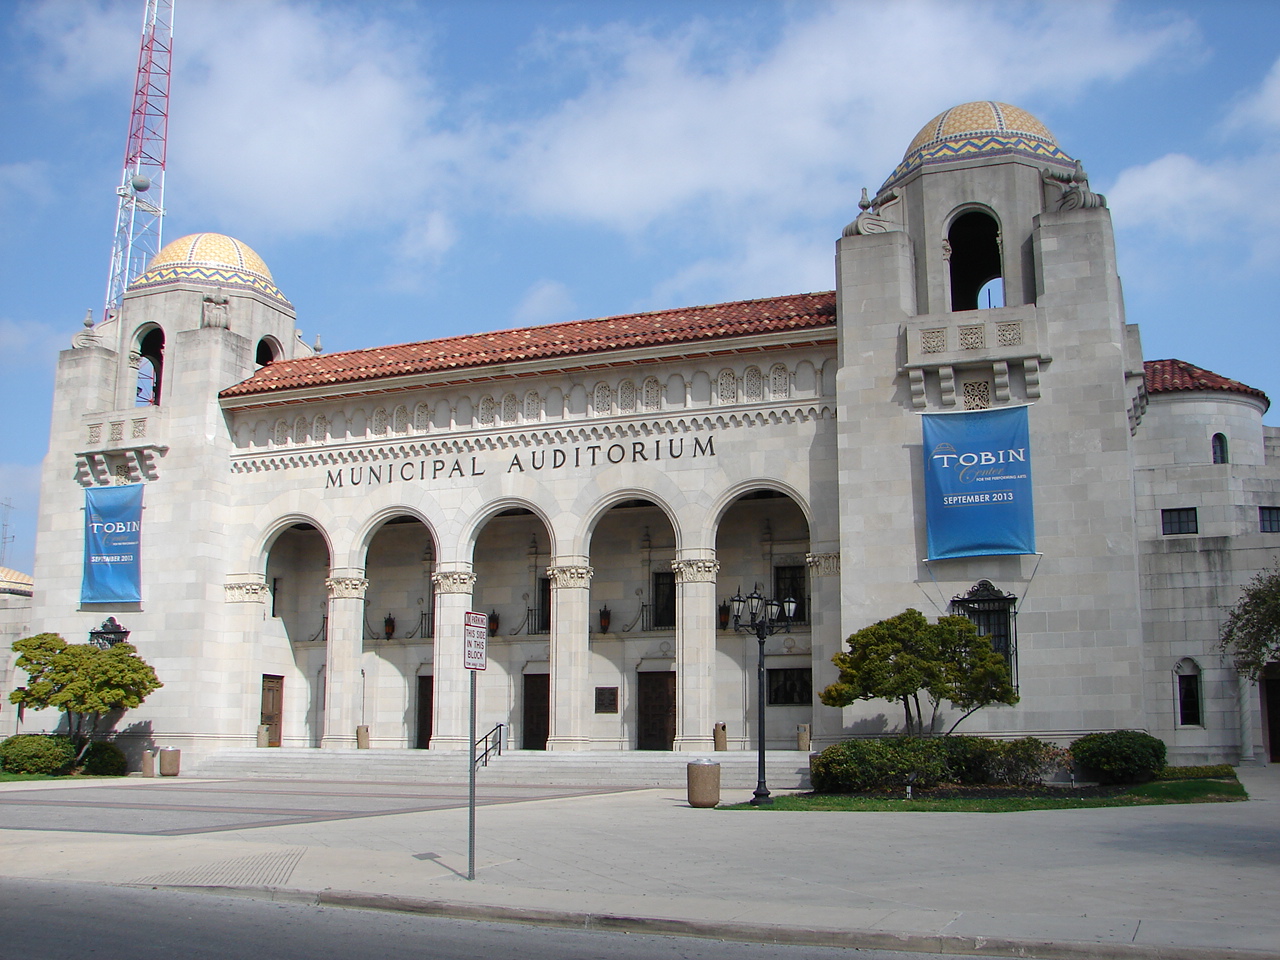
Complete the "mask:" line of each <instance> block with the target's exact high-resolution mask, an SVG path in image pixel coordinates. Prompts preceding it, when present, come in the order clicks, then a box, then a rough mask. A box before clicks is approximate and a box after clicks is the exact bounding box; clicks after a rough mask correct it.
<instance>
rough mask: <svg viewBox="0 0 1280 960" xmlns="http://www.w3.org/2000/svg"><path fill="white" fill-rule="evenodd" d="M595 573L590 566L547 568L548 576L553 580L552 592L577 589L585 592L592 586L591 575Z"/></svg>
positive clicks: (573, 565) (570, 565)
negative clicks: (571, 588)
mask: <svg viewBox="0 0 1280 960" xmlns="http://www.w3.org/2000/svg"><path fill="white" fill-rule="evenodd" d="M593 573H595V571H594V570H593V569H592V568H591V567H588V566H584V565H580V564H569V565H566V566H563V567H547V576H548V577H550V578H551V589H552V590H563V589H567V588H570V587H577V588H579V589H582V590H585V589H586V588H587V587H589V586H591V575H592V574H593Z"/></svg>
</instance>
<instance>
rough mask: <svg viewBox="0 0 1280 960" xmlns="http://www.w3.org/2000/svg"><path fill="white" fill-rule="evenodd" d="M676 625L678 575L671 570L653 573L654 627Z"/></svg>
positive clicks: (662, 627) (656, 628)
mask: <svg viewBox="0 0 1280 960" xmlns="http://www.w3.org/2000/svg"><path fill="white" fill-rule="evenodd" d="M675 625H676V575H675V574H674V573H672V572H671V571H670V570H666V571H658V572H657V573H655V574H654V575H653V629H655V630H664V629H668V628H670V627H674V626H675Z"/></svg>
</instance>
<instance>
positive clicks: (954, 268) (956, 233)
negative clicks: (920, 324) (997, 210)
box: [947, 210, 1004, 310]
mask: <svg viewBox="0 0 1280 960" xmlns="http://www.w3.org/2000/svg"><path fill="white" fill-rule="evenodd" d="M947 243H948V244H950V248H951V264H950V265H951V309H952V310H977V309H979V308H980V307H997V306H999V307H1002V306H1004V283H1003V272H1002V269H1001V262H1000V227H999V225H998V224H997V223H996V221H995V218H994V217H992V216H991V215H990V214H988V213H984V212H983V211H981V210H970V211H969V212H967V213H962V214H961V215H960V216H958V217H956V219H955V220H954V221H953V222H952V224H951V229H950V230H949V231H947Z"/></svg>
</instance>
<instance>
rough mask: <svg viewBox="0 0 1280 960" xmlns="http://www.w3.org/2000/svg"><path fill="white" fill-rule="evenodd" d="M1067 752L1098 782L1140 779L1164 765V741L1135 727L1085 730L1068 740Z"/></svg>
mask: <svg viewBox="0 0 1280 960" xmlns="http://www.w3.org/2000/svg"><path fill="white" fill-rule="evenodd" d="M1071 756H1072V757H1073V758H1074V759H1075V761H1076V762H1077V763H1078V764H1080V766H1081V767H1083V768H1084V770H1085V772H1086V774H1087V775H1088V776H1090V777H1092V778H1095V779H1097V780H1098V782H1100V783H1141V782H1143V781H1145V780H1151V779H1152V778H1154V777H1155V776H1156V775H1157V774H1158V773H1159V772H1160V771H1161V770H1163V769H1164V756H1165V750H1164V741H1163V740H1161V739H1160V738H1159V737H1153V736H1151V734H1149V733H1142V732H1141V731H1138V730H1113V731H1112V732H1111V733H1089V734H1085V735H1084V736H1083V737H1081V738H1080V739H1079V740H1076V741H1075V742H1073V743H1072V744H1071Z"/></svg>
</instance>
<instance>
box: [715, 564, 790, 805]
mask: <svg viewBox="0 0 1280 960" xmlns="http://www.w3.org/2000/svg"><path fill="white" fill-rule="evenodd" d="M729 607H730V610H731V611H732V613H733V629H735V630H741V631H743V632H744V633H754V634H755V635H756V640H757V641H758V642H759V644H760V657H759V660H758V662H757V664H756V684H757V691H756V727H757V742H756V789H755V792H754V793H753V794H752V797H751V803H753V804H754V805H756V806H757V807H759V806H765V805H767V804H770V803H773V799H772V798H771V797H770V796H769V788H768V787H767V786H765V782H764V779H765V776H764V704H765V671H764V642H765V640H767V639H769V637H771V636H773V635H774V634H775V633H777V632H778V631H779V630H784V629H786V630H789V629H790V628H791V618H792V617H794V616H795V614H796V601H795V598H794V597H788V598H787V599H785V600H776V599H772V598H771V599H769V600H766V599H765V598H764V597H762V596H761V595H760V587H759V585H757V586H756V587H755V588H754V589H753V590H752V591H751V593H750V594H749V595H747V596H745V597H744V596H743V595H742V588H741V587H739V588H738V592H737V593H736V594H734V595H733V597H732V599H730V600H729ZM744 611H745V612H746V614H747V618H748V619H747V622H746V623H743V622H742V614H743V612H744Z"/></svg>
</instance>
